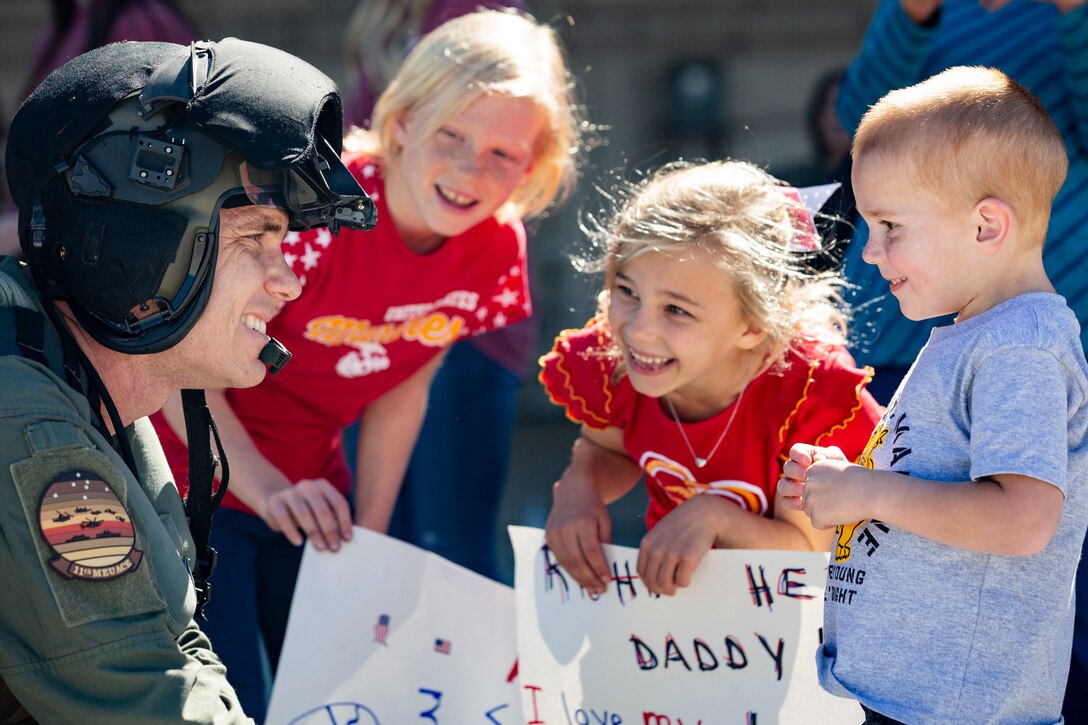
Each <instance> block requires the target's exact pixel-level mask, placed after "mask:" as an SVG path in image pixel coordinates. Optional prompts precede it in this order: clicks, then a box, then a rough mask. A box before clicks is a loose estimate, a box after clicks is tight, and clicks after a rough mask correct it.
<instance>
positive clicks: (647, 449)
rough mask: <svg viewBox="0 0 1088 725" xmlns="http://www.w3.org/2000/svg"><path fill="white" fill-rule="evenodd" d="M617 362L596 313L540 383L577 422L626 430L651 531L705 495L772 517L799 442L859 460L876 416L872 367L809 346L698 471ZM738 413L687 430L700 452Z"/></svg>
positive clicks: (665, 418) (566, 339)
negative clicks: (791, 453)
mask: <svg viewBox="0 0 1088 725" xmlns="http://www.w3.org/2000/svg"><path fill="white" fill-rule="evenodd" d="M809 358H811V359H812V360H813V361H812V362H809V360H808V359H809ZM616 362H617V357H616V354H615V348H614V346H613V344H612V331H611V329H610V328H609V326H608V322H607V321H606V320H605V319H604V318H603V317H596V318H594V319H592V320H590V321H589V323H588V324H587V325H586V326H585V327H584V328H582V329H581V330H566V331H564V332H562V333H561V334H560V335H559V337H558V338H556V341H555V347H554V348H553V349H552V351H551V352H549V353H548V354H546V355H544V356H543V357H541V358H540V364H541V367H542V370H541V372H540V381H541V382H542V383H543V384H544V387H545V389H546V390H547V393H548V396H549V397H550V398H551V400H552V402H553V403H555V404H556V405H561V406H563V407H564V408H565V409H566V413H567V417H568V418H570V419H571V420H573V421H575V422H577V423H582V424H585V425H587V426H589V427H591V428H597V429H603V428H607V427H615V428H621V429H623V445H624V448H625V449H626V450H627V454H628V455H629V456H630V457H631V459H632V460H634V461H637V462H638V464H639V466H641V468H642V470H643V471H644V472H645V474H646V477H645V478H646V487H647V490H648V492H649V497H650V504H649V508H648V509H647V511H646V527H647V528H648V529H649V528H653V527H654V525H655V524H657V522H658V521H660V520H661V519H662V517H664V516H665V514H667V513H668V512H669V511H671V510H672V509H674V508H676V507H677V506H679V505H680V504H681V503H683V502H684V501H687V500H688V499H689V498H691V497H692V496H695V495H696V494H700V493H704V492H710V493H714V494H717V495H720V496H723V497H725V498H728V499H730V500H731V501H733V502H735V503H736V504H737V505H739V506H740V507H742V508H743V509H745V510H746V511H751V512H753V513H756V514H759V515H761V516H768V517H769V516H772V515H773V514H774V492H775V488H776V486H777V484H778V479H779V478H780V477H781V471H782V464H783V463H784V462H785V461H786V460H787V459H788V457H789V451H790V448H791V447H792V446H793V444H794V443H812V444H814V445H821V446H838V447H839V448H841V449H842V451H843V453H845V454H846V455H847V457H848V458H851V459H853V458H856V457H857V456H858V455H860V454H861V452H862V449H864V448H865V444H866V442H868V440H869V434H870V433H871V432H872V430H873V428H874V427H875V426H876V423H877V421H878V420H880V406H879V405H877V403H876V401H874V400H873V398H872V396H871V395H869V393H868V391H866V390H865V389H864V388H865V385H866V384H867V383H868V382H869V380H870V379H871V378H872V370H871V369H869V368H865V369H858V368H857V367H856V366H855V365H854V360H853V358H851V357H850V353H848V352H847V351H846V349H845V348H843V347H841V346H837V345H832V346H827V345H822V346H813V345H809V346H808V348H807V349H806V350H805V356H804V357H802V356H801V355H798V354H797V353H791V354H789V355H788V356H787V366H786V368H785V369H778V368H775V369H771V370H767V371H765V372H763V373H761V374H760V375H758V376H757V377H756V378H755V379H753V380H752V382H751V383H749V384H748V387H747V389H746V390H745V392H744V396H743V398H742V399H741V400H740V402H739V405H740V407H739V408H738V409H737V411H736V418H735V419H734V420H733V425H732V427H731V428H730V431H729V433H728V434H727V435H726V437H725V439H724V440H723V441H722V443H721V446H720V447H719V448H718V450H717V451H716V452H715V453H714V456H713V457H711V458H710V460H709V461H708V462H707V463H706V466H705V467H703V468H698V467H697V466H696V464H695V461H694V460H693V458H692V455H691V452H690V451H689V450H688V447H687V445H686V444H685V443H684V439H683V437H681V435H680V430H679V427H678V426H677V423H676V421H675V420H674V419H673V418H672V417H671V415H670V414H669V412H668V411H666V410H663V409H662V407H661V404H660V401H659V399H657V398H652V397H649V396H646V395H642V394H640V393H638V392H637V391H636V390H635V389H634V387H633V386H632V385H631V382H630V380H628V379H627V377H626V376H621V377H620V378H619V379H618V380H616V379H615V375H614V373H615V370H616ZM734 405H736V404H734ZM732 414H733V406H729V407H728V408H726V409H725V410H723V411H722V412H721V413H718V414H717V415H715V416H713V417H711V418H708V419H706V420H702V421H698V422H695V423H683V424H682V425H683V426H684V431H685V432H686V433H687V437H688V439H689V440H690V441H691V446H692V448H694V449H695V452H696V454H701V455H707V454H708V453H709V452H710V451H711V449H713V447H714V444H715V443H716V442H717V440H718V437H719V436H720V435H721V434H722V431H723V430H724V429H725V425H726V423H727V421H728V420H729V417H730V416H731V415H732Z"/></svg>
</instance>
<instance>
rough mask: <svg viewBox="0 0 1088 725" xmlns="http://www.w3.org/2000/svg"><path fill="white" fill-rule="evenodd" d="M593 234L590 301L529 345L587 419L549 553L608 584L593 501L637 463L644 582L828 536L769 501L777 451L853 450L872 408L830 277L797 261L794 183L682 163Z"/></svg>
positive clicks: (603, 535)
mask: <svg viewBox="0 0 1088 725" xmlns="http://www.w3.org/2000/svg"><path fill="white" fill-rule="evenodd" d="M599 235H600V237H601V241H602V244H603V246H604V247H605V249H606V253H605V256H604V259H603V260H602V262H601V265H600V266H602V267H603V270H604V273H605V288H604V291H603V292H602V294H601V298H600V302H601V305H600V308H601V313H600V314H599V315H597V316H596V317H594V318H593V319H592V320H590V321H589V323H588V324H587V325H586V326H585V327H584V328H582V329H580V330H568V331H565V332H563V333H561V334H560V336H559V337H558V338H557V339H556V343H555V347H554V349H553V350H552V351H551V352H550V353H548V354H547V355H545V356H544V357H542V358H541V366H542V371H541V373H540V379H541V382H542V383H543V384H544V386H545V388H546V389H547V392H548V394H549V396H550V397H551V399H552V401H553V402H554V403H556V404H558V405H561V406H563V407H564V408H565V409H566V413H567V417H569V418H570V419H571V420H572V421H574V422H576V423H579V424H581V425H582V432H581V436H580V437H579V438H578V440H577V441H576V443H575V445H574V449H573V452H572V454H571V463H570V465H569V467H568V468H567V470H566V471H565V472H564V474H563V475H562V477H560V479H559V481H558V482H557V483H556V484H555V487H554V495H553V503H552V509H551V513H550V515H549V517H548V522H547V531H546V537H547V541H548V544H549V546H550V547H551V549H552V550H553V552H554V553H555V556H556V557H557V559H558V561H559V563H560V564H562V565H563V566H564V567H565V568H566V569H567V570H568V571H569V572H570V573H571V574H572V575H573V576H574V578H575V579H576V580H577V581H578V582H579V583H580V584H581V585H582V586H584V587H585V588H586V589H587V590H589V591H590V592H593V593H600V592H602V591H604V588H605V587H606V585H607V582H608V581H609V578H610V577H611V572H610V571H609V569H608V566H607V563H606V561H605V558H604V555H603V551H602V549H601V543H602V542H609V541H610V540H611V521H610V519H609V515H608V511H607V508H606V505H607V504H608V503H611V502H612V501H614V500H616V499H617V498H619V497H621V496H623V495H624V494H625V493H627V492H628V491H630V490H631V489H632V488H633V487H634V486H635V484H636V483H637V482H638V480H639V478H640V477H641V476H643V475H645V480H646V486H647V490H648V493H649V508H648V510H647V513H646V525H647V528H648V529H649V532H648V533H647V534H646V536H645V537H644V538H643V540H642V542H641V546H640V552H639V560H638V573H639V576H641V577H642V578H643V580H644V582H645V583H646V585H647V586H648V587H649V588H650V589H651V591H655V592H659V593H663V594H673V593H675V592H676V589H677V587H683V586H687V585H688V584H689V583H690V581H691V575H692V572H693V570H694V569H695V567H696V566H697V565H698V563H699V561H700V560H701V559H702V557H703V556H704V555H705V554H706V552H707V551H708V550H709V549H711V548H712V547H722V548H760V549H801V550H826V549H827V548H828V547H829V545H830V540H829V536H828V535H827V534H826V533H823V532H818V531H816V530H815V529H813V528H812V526H811V525H810V523H809V522H808V521H807V520H805V518H804V517H802V516H798V515H796V513H795V512H790V511H785V510H783V509H782V508H781V507H780V506H778V505H777V501H776V499H775V493H774V492H775V487H776V484H777V481H778V478H779V475H780V467H781V464H782V462H783V461H785V460H786V459H787V457H788V453H789V449H790V446H791V445H792V444H793V443H794V442H797V441H807V440H810V439H819V440H821V441H824V443H823V445H837V446H839V447H840V448H841V449H842V450H843V451H844V452H846V454H847V455H850V456H856V455H857V454H859V453H860V452H861V450H862V447H863V446H864V445H865V443H866V441H867V440H868V436H869V433H870V431H871V430H872V428H873V425H874V424H875V422H876V421H877V420H878V418H879V410H878V406H877V405H876V403H875V402H874V401H873V400H872V398H871V396H869V394H868V393H867V392H866V391H865V390H864V388H865V385H866V384H867V383H868V381H869V379H870V376H871V372H870V371H869V370H867V369H866V370H859V369H858V368H857V367H856V366H855V365H854V362H853V360H852V358H851V357H850V355H849V353H847V351H846V350H845V348H844V347H843V343H844V338H845V335H846V319H845V316H844V315H843V313H842V311H841V308H840V307H839V305H838V294H837V291H838V288H839V286H840V284H841V280H840V279H839V277H837V276H836V275H835V274H832V273H821V272H816V271H814V270H813V269H812V267H810V263H811V262H812V261H813V259H814V254H816V252H815V251H813V250H814V248H816V247H817V246H818V245H817V243H816V236H815V229H814V228H813V226H812V222H811V217H810V216H809V214H808V213H807V212H806V211H805V209H804V208H803V206H802V205H801V203H800V199H799V197H798V195H797V193H796V192H795V191H794V190H792V189H789V188H788V187H784V186H783V185H782V184H781V182H779V181H777V180H776V179H774V178H773V177H771V176H769V175H767V174H765V173H764V172H762V171H760V170H759V169H757V168H756V167H754V166H752V165H750V164H747V163H743V162H739V161H723V162H718V163H707V164H701V165H690V164H682V163H677V164H673V165H670V166H668V167H666V168H664V169H662V170H661V171H660V172H658V173H657V174H655V175H653V176H652V177H651V178H649V179H648V180H646V181H645V182H644V183H642V184H641V185H639V186H636V187H635V188H634V189H632V190H631V191H630V192H629V194H628V195H627V200H626V201H625V202H624V203H622V204H621V205H620V207H619V209H618V210H617V211H616V212H615V213H614V214H613V216H612V218H611V220H610V222H609V223H607V224H606V225H605V227H604V228H603V229H602V230H600V232H599Z"/></svg>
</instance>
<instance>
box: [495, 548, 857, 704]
mask: <svg viewBox="0 0 1088 725" xmlns="http://www.w3.org/2000/svg"><path fill="white" fill-rule="evenodd" d="M510 538H511V541H512V542H513V545H514V561H515V576H514V590H515V595H516V598H517V610H518V616H517V627H518V635H517V636H518V653H519V655H520V665H519V674H520V677H521V688H522V700H521V702H522V711H523V712H524V714H525V722H526V723H527V725H621V724H626V725H712V724H713V725H721V724H722V723H726V724H728V723H736V724H737V725H770V724H771V723H784V724H785V725H792V724H794V723H797V724H804V725H819V724H821V723H828V724H829V725H830V724H831V723H835V724H839V723H850V722H861V720H863V719H864V718H863V716H862V712H861V708H860V707H858V705H857V704H856V703H854V702H852V701H848V700H843V699H840V698H836V697H833V696H831V695H829V694H827V693H825V692H824V691H823V690H821V689H820V685H819V682H818V681H817V677H816V665H815V652H816V646H817V643H818V641H819V634H820V627H821V625H822V623H823V585H824V577H825V572H826V570H827V559H828V557H827V554H814V553H807V552H787V551H724V550H723V551H711V552H710V553H709V554H708V555H707V556H706V558H705V559H703V561H702V562H701V563H700V564H699V567H698V568H697V569H696V571H695V575H694V578H693V580H692V584H691V586H690V587H687V588H686V589H683V590H681V592H680V593H679V594H677V595H676V596H675V597H657V596H654V595H652V594H650V593H649V591H648V590H647V589H646V587H645V586H643V585H642V583H641V581H640V580H639V578H638V574H637V572H636V563H637V561H638V550H637V549H631V548H627V547H620V546H606V547H605V552H606V555H607V557H608V560H609V562H610V565H611V567H612V572H613V577H612V582H611V584H609V587H608V589H607V590H606V591H605V593H604V594H602V595H601V596H600V597H591V596H590V595H589V594H587V593H586V592H585V590H583V589H582V588H581V587H580V586H578V584H577V582H575V581H574V579H573V578H571V576H570V575H569V574H568V573H567V572H566V571H564V570H563V569H562V567H560V566H559V565H558V564H556V562H555V560H554V557H553V556H552V555H551V551H550V550H549V549H548V548H547V547H546V546H545V544H544V533H543V531H541V530H540V529H532V528H525V527H520V526H511V527H510Z"/></svg>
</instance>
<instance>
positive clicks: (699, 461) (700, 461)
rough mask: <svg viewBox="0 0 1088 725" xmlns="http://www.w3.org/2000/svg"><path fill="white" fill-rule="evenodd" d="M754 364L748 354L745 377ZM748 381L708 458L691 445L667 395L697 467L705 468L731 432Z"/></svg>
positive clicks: (670, 408)
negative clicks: (703, 456)
mask: <svg viewBox="0 0 1088 725" xmlns="http://www.w3.org/2000/svg"><path fill="white" fill-rule="evenodd" d="M751 366H752V356H751V355H749V356H748V364H747V365H745V366H744V377H745V378H747V377H748V370H749V368H751ZM749 382H751V381H746V382H745V383H744V387H743V388H741V389H740V393H739V394H738V395H737V399H736V401H735V402H734V403H733V412H732V413H730V414H729V421H728V422H727V423H726V424H725V429H724V430H723V431H722V434H721V435H720V436H718V442H717V443H715V444H714V447H713V448H711V449H710V453H707V454H706V458H702V457H700V456H697V455H695V449H694V448H693V447H692V445H691V441H690V440H688V434H687V433H686V432H685V431H684V426H683V424H682V423H681V422H680V416H678V415H677V414H676V407H675V406H673V404H672V401H671V400H669V396H668V395H665V396H664V398H665V405H667V406H669V412H670V413H672V419H673V422H675V423H676V427H677V428H678V429H679V430H680V437H681V438H683V439H684V445H686V446H687V447H688V452H689V453H691V457H692V458H694V459H695V466H696V468H703V467H704V466H705V465H706V464H707V463H709V462H710V459H711V458H713V457H714V454H715V453H717V452H718V447H719V446H721V444H722V441H724V440H725V436H726V435H727V434H728V433H729V429H730V428H732V427H733V420H734V419H735V418H736V417H737V411H738V410H740V401H741V400H743V399H744V391H746V390H747V389H748V383H749Z"/></svg>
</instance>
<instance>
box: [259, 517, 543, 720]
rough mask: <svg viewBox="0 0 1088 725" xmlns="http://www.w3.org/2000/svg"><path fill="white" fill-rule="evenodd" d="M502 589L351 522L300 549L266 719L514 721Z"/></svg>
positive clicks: (512, 662) (509, 626) (506, 595)
mask: <svg viewBox="0 0 1088 725" xmlns="http://www.w3.org/2000/svg"><path fill="white" fill-rule="evenodd" d="M516 661H517V656H516V644H515V622H514V592H513V590H512V589H510V587H507V586H503V585H502V584H498V583H496V582H493V581H491V580H490V579H487V578H485V577H482V576H480V575H478V574H476V573H474V572H471V571H469V570H467V569H463V568H461V567H459V566H457V565H455V564H452V563H450V562H448V561H446V560H444V559H442V558H440V557H438V556H435V555H434V554H430V553H428V552H425V551H423V550H421V549H418V548H416V547H414V546H411V545H409V544H405V543H403V542H400V541H397V540H395V539H391V538H389V537H386V536H382V535H381V534H376V533H374V532H371V531H367V530H365V529H361V528H358V527H356V528H355V530H354V536H353V538H352V540H351V541H350V542H348V543H347V544H345V545H344V547H343V548H342V549H341V550H340V551H339V552H338V553H335V554H333V553H329V552H320V551H317V550H316V549H314V548H313V547H312V546H310V545H307V547H306V551H305V553H304V554H303V557H302V567H301V570H300V571H299V577H298V583H297V585H296V587H295V597H294V601H293V602H292V604H291V616H290V619H289V621H288V625H287V638H286V641H285V642H284V648H283V656H282V658H281V660H280V665H279V670H278V672H277V675H276V683H275V686H274V688H273V690H272V701H271V703H270V705H269V710H268V718H267V720H266V722H267V723H268V724H269V725H285V724H287V723H290V724H291V725H348V724H349V723H350V724H351V725H402V724H404V723H431V724H432V725H435V724H441V725H462V724H463V723H480V724H481V725H514V724H515V723H518V724H520V723H523V722H524V719H523V718H522V715H521V706H520V702H519V699H518V685H517V678H516V673H517V670H516Z"/></svg>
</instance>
